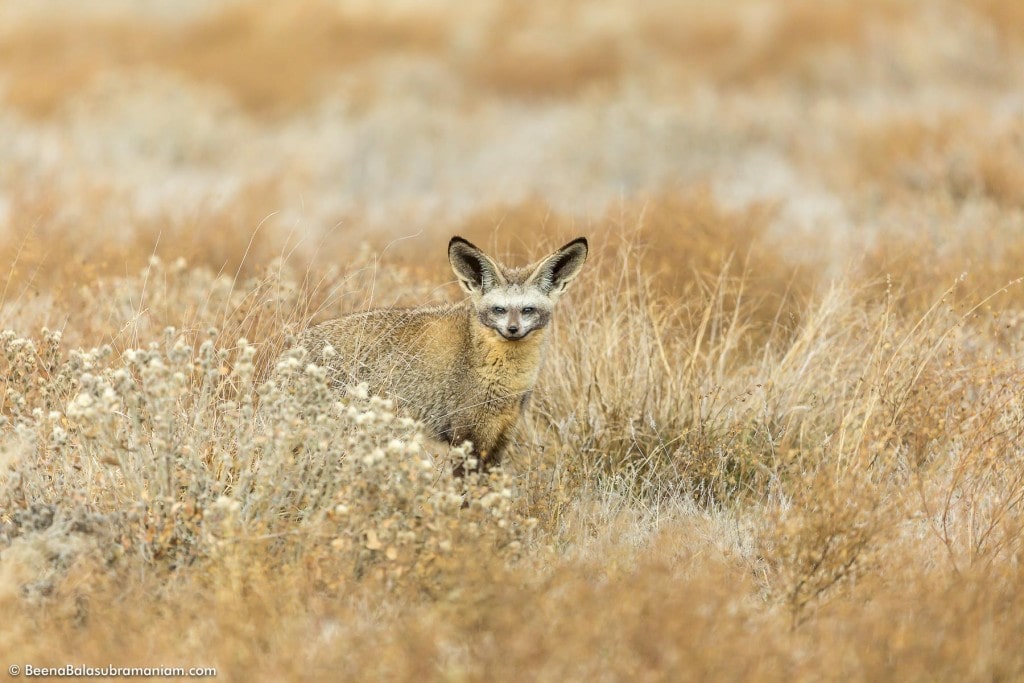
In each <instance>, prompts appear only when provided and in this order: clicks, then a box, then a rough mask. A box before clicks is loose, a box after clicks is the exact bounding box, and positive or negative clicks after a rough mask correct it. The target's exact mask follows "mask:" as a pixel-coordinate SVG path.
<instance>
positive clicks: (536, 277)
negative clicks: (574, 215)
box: [448, 237, 587, 342]
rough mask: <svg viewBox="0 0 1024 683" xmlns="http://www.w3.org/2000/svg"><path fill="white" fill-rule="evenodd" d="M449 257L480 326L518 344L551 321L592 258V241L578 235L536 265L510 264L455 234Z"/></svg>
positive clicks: (450, 244)
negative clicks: (589, 256)
mask: <svg viewBox="0 0 1024 683" xmlns="http://www.w3.org/2000/svg"><path fill="white" fill-rule="evenodd" d="M448 260H449V261H451V264H452V270H454V271H455V275H456V276H457V277H458V279H459V284H460V285H461V286H462V288H463V289H464V290H466V292H467V293H468V294H469V295H470V297H472V300H473V306H474V308H475V309H476V314H477V319H478V320H479V321H480V324H482V325H484V326H485V327H488V328H490V329H492V330H494V331H495V332H496V333H497V334H499V335H500V336H501V337H502V338H503V339H505V340H507V341H511V342H514V341H518V340H520V339H523V338H525V337H526V336H527V335H529V334H530V333H531V332H534V331H536V330H539V329H542V328H543V327H544V326H545V325H547V324H548V321H549V320H550V319H551V312H552V310H553V309H554V307H555V302H557V301H558V297H560V296H561V295H562V293H563V292H564V291H565V290H566V288H567V287H568V286H569V283H570V282H572V281H573V279H574V278H575V277H576V276H577V275H578V274H579V272H580V269H581V268H582V267H583V263H584V262H585V261H586V260H587V240H586V239H585V238H583V237H580V238H577V239H575V240H573V241H572V242H569V243H568V244H566V245H565V246H564V247H562V248H561V249H559V250H558V251H556V252H554V253H553V254H551V255H550V256H548V257H547V258H545V259H543V260H541V261H540V262H539V263H537V264H535V265H533V266H530V267H527V268H506V267H504V266H502V265H500V264H499V263H497V262H496V261H495V260H494V259H492V258H491V257H489V256H487V255H486V254H484V253H483V252H482V251H480V249H479V248H477V247H475V246H474V245H473V244H471V243H470V242H468V241H466V240H464V239H462V238H461V237H453V238H452V240H451V242H449V244H448Z"/></svg>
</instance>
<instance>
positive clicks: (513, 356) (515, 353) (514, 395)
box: [475, 340, 541, 402]
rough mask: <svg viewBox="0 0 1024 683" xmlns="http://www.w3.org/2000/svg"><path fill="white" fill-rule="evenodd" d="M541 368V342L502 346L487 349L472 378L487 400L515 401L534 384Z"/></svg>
mask: <svg viewBox="0 0 1024 683" xmlns="http://www.w3.org/2000/svg"><path fill="white" fill-rule="evenodd" d="M540 366H541V343H540V340H537V341H536V342H534V343H531V344H529V345H528V346H527V345H519V344H516V345H512V344H502V345H500V346H498V345H496V346H495V347H494V348H492V349H490V350H489V353H488V354H487V355H486V357H485V358H484V360H483V362H482V363H480V364H478V365H477V368H476V373H475V375H476V380H477V384H478V386H479V387H480V389H481V390H482V391H483V392H484V393H486V394H488V396H489V397H490V398H492V399H498V398H507V399H513V400H515V401H516V402H518V401H519V400H520V398H521V396H522V395H524V394H526V393H529V392H530V391H531V390H532V389H533V387H534V385H536V384H537V377H538V376H539V374H540Z"/></svg>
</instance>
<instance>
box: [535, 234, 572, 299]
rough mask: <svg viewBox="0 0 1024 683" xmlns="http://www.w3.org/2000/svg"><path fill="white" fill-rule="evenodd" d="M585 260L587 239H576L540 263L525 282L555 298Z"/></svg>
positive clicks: (567, 284)
mask: <svg viewBox="0 0 1024 683" xmlns="http://www.w3.org/2000/svg"><path fill="white" fill-rule="evenodd" d="M586 260H587V238H586V237H577V238H576V239H574V240H573V241H572V242H569V243H568V244H567V245H565V246H564V247H562V248H561V249H559V250H558V251H556V252H555V253H553V254H551V256H548V257H547V258H546V259H544V260H543V261H541V262H540V263H539V264H538V265H537V267H536V268H535V269H534V271H533V273H532V274H531V275H530V277H529V279H528V280H527V282H528V283H529V284H531V285H535V286H536V287H538V288H539V289H540V290H541V291H542V292H544V293H545V294H547V295H548V296H556V297H557V296H559V295H560V294H561V293H562V292H564V291H565V288H566V287H568V286H569V283H570V282H572V281H573V280H574V279H575V278H576V276H577V275H579V274H580V269H581V268H582V267H583V264H584V263H585V262H586Z"/></svg>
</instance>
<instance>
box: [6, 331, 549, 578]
mask: <svg viewBox="0 0 1024 683" xmlns="http://www.w3.org/2000/svg"><path fill="white" fill-rule="evenodd" d="M218 341H219V340H218V339H217V337H216V332H215V331H214V330H210V331H209V332H208V333H207V335H206V338H205V339H203V340H202V341H197V342H196V344H197V346H194V344H193V343H192V342H189V341H188V340H187V339H186V338H185V336H184V335H181V334H179V333H178V332H177V331H176V330H174V329H173V328H168V329H167V330H165V333H164V339H163V340H162V342H159V343H157V342H154V343H151V344H150V345H149V346H147V347H146V348H141V349H130V350H127V351H125V352H124V353H122V354H121V355H120V357H115V353H114V352H113V351H112V349H111V348H110V347H103V348H100V349H92V350H89V351H69V352H67V353H66V354H65V353H63V352H62V350H61V348H60V343H61V342H60V335H59V334H57V333H52V332H48V331H45V330H44V331H43V334H42V337H41V339H40V341H39V342H35V341H32V340H29V339H24V338H21V337H18V336H17V335H15V334H14V333H11V332H5V333H4V334H3V336H2V343H3V353H4V357H5V359H6V363H7V377H8V380H7V382H6V387H5V394H4V398H3V412H4V417H5V419H4V426H3V431H4V433H3V439H2V443H3V450H2V453H3V458H2V461H0V505H2V507H3V508H4V509H5V510H9V511H11V512H10V514H9V515H8V520H7V522H6V526H5V527H4V530H3V537H2V538H0V562H2V557H3V555H2V553H3V552H4V551H3V547H4V544H6V545H7V546H10V545H12V544H13V543H15V542H16V541H17V540H18V539H19V538H21V537H23V536H25V535H26V534H31V533H33V532H34V530H37V527H38V526H39V525H34V526H33V525H25V524H21V523H19V521H18V520H19V519H28V517H27V516H26V515H27V514H28V513H27V512H26V511H30V510H38V509H45V510H46V511H47V514H48V515H50V516H51V517H54V518H56V519H59V520H63V519H69V518H71V517H72V516H74V515H79V516H80V515H82V514H86V513H87V514H89V515H92V516H94V517H96V516H99V517H100V518H102V519H103V520H105V526H104V529H106V530H107V531H106V532H105V533H109V535H110V536H111V538H113V539H115V541H114V543H115V545H117V546H118V547H119V548H120V549H121V551H123V552H132V553H139V554H141V555H142V557H143V558H144V559H145V560H146V561H152V562H166V564H167V565H168V566H169V567H172V568H173V567H176V566H179V565H180V564H181V563H185V562H187V563H192V562H195V561H196V560H198V559H203V558H208V559H209V558H214V559H215V558H216V557H218V556H219V555H221V554H223V553H225V552H233V551H234V550H236V549H238V548H241V547H246V546H249V545H252V544H260V543H264V544H265V543H266V542H268V541H274V542H276V545H274V548H277V549H278V550H281V551H282V552H283V551H284V550H285V549H286V548H287V547H288V543H287V542H286V540H287V539H289V538H295V539H301V541H302V543H301V544H300V545H301V547H303V548H306V549H308V548H310V547H311V544H312V545H316V544H318V543H319V544H320V545H322V546H323V548H324V549H325V552H328V553H329V554H330V556H331V557H332V558H333V561H334V562H337V563H341V564H342V565H344V566H350V567H351V571H350V572H349V573H348V576H350V577H351V578H352V579H358V578H360V577H362V576H364V575H366V573H367V572H368V571H371V570H372V571H373V572H374V573H375V575H376V576H379V577H385V578H388V579H389V580H391V579H399V578H401V577H404V576H407V575H412V574H416V575H422V573H423V572H429V571H433V570H434V568H436V567H439V566H441V565H443V563H440V564H439V563H438V561H439V560H440V559H442V558H443V557H444V556H445V555H446V554H450V553H452V552H455V551H457V550H458V549H459V548H460V547H463V546H465V545H466V544H470V545H472V546H473V547H474V548H477V549H479V548H485V549H486V550H487V551H488V552H493V553H495V554H498V555H508V554H515V553H517V552H518V549H519V548H520V547H521V544H522V541H523V539H524V537H525V535H526V534H528V533H529V530H530V529H531V528H532V526H533V520H530V519H528V518H526V517H525V515H524V514H523V513H522V512H521V511H520V508H519V507H518V506H517V505H516V503H515V500H516V498H515V496H514V494H513V489H514V486H513V482H512V480H511V478H510V477H509V476H508V475H506V474H504V473H502V472H500V471H499V472H493V473H490V474H489V475H471V476H469V477H466V478H464V479H459V478H455V477H453V476H452V474H451V472H452V457H454V458H466V457H467V453H468V449H467V448H466V447H463V448H460V449H451V450H452V453H448V452H447V451H448V449H447V448H443V447H441V445H440V444H437V443H435V442H432V441H431V440H429V439H428V438H427V437H425V435H424V432H423V430H422V427H421V425H420V424H419V423H417V422H415V421H413V420H411V419H409V418H406V417H402V416H399V415H396V414H395V413H394V410H393V406H392V404H391V402H390V401H388V400H385V399H382V398H379V397H376V396H369V395H368V394H367V391H366V387H365V386H356V387H350V388H348V389H347V390H346V391H340V390H339V389H338V388H336V387H332V386H329V383H328V378H327V376H326V373H325V371H324V369H323V368H321V367H320V366H318V365H317V364H316V363H315V360H316V359H309V358H306V357H305V352H304V351H302V350H295V351H292V352H289V353H287V354H285V355H284V356H283V357H282V359H281V360H280V361H278V363H277V367H276V368H275V369H274V372H273V374H272V377H271V379H268V380H266V381H262V382H261V381H259V380H258V379H257V375H258V373H257V372H256V368H255V365H254V359H255V357H256V347H255V346H254V345H252V344H250V343H249V342H247V341H246V340H245V339H240V340H238V342H237V343H236V344H235V346H234V347H233V348H231V349H227V348H223V347H219V346H218ZM40 506H43V507H42V508H40ZM51 526H54V525H52V524H48V525H46V528H47V529H49V528H50V527H51ZM94 526H95V525H94ZM55 528H58V529H65V528H70V527H68V526H67V525H66V524H64V523H63V522H62V523H61V524H58V525H56V527H55ZM50 533H53V532H50ZM22 540H24V539H22ZM107 560H108V562H111V563H113V562H116V557H114V556H111V557H109V558H107Z"/></svg>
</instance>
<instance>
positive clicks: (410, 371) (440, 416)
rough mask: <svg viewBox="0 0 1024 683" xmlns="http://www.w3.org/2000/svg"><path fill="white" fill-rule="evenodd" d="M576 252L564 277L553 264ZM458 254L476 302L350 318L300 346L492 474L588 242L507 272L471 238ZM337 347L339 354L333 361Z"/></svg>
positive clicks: (319, 328) (342, 379)
mask: <svg viewBox="0 0 1024 683" xmlns="http://www.w3.org/2000/svg"><path fill="white" fill-rule="evenodd" d="M570 247H572V249H571V250H570V252H569V253H570V257H571V259H572V260H571V261H569V257H564V256H563V257H562V260H561V263H562V264H563V265H562V266H561V270H559V262H555V261H552V259H554V258H555V257H557V256H559V254H561V253H562V252H563V251H565V250H566V249H569V248H570ZM449 256H450V258H451V259H452V260H453V267H455V269H456V275H458V276H459V279H460V284H462V286H463V288H464V289H466V291H467V292H468V293H469V294H470V295H471V298H470V299H469V300H467V301H465V302H463V303H462V304H458V305H453V306H445V307H429V308H427V307H424V308H414V309H379V310H372V311H367V312H364V313H356V314H353V315H348V316H345V317H343V318H339V319H336V320H329V321H327V322H324V323H321V324H319V325H316V326H314V327H311V328H310V329H308V330H307V331H306V332H305V333H304V334H303V335H302V337H301V338H300V340H299V343H300V345H301V346H303V347H304V348H305V349H307V350H308V351H309V353H310V357H311V359H312V360H314V361H316V362H318V363H324V364H326V366H327V367H328V369H329V372H330V377H331V381H332V382H334V383H336V384H338V385H339V386H341V385H348V384H355V383H358V382H367V383H368V384H369V387H370V391H371V392H372V393H378V394H381V395H384V396H387V397H390V398H392V399H393V400H394V401H395V402H396V404H397V405H398V407H399V409H400V410H402V411H403V412H405V413H407V414H409V415H412V416H413V417H416V418H418V419H420V420H422V421H423V422H424V423H425V424H426V426H427V427H428V429H429V430H430V431H431V432H432V434H433V436H435V437H436V438H438V439H441V440H444V441H447V442H448V443H451V444H453V445H459V444H461V443H462V442H463V441H471V442H472V443H473V455H474V456H475V458H476V459H477V461H478V465H479V466H480V467H484V468H486V467H489V466H492V465H495V464H497V463H498V462H500V459H501V455H502V451H503V450H504V448H505V446H506V444H507V442H508V439H509V436H510V434H511V431H512V429H513V428H514V426H515V424H516V421H517V420H518V418H519V415H520V414H521V413H522V411H523V409H524V407H525V405H526V402H527V400H528V398H529V396H530V393H531V391H532V390H533V387H534V385H535V384H536V382H537V376H538V374H539V372H540V366H541V359H542V354H543V350H544V346H545V343H544V342H545V334H546V332H547V330H546V325H547V322H548V320H549V317H550V314H551V308H552V307H553V305H554V302H555V301H556V300H557V298H558V296H559V295H560V294H561V292H562V291H564V289H565V287H566V286H567V285H568V283H569V281H571V280H572V278H573V277H575V275H576V273H577V272H578V270H579V267H580V266H582V263H583V260H585V258H586V241H585V240H576V241H575V242H572V243H570V244H569V245H566V247H563V250H560V251H559V252H555V254H553V255H552V256H550V257H548V258H547V259H545V260H543V261H541V262H540V263H539V264H537V265H536V266H533V267H531V268H507V267H504V266H501V265H499V264H498V263H496V262H494V261H493V260H491V259H489V258H488V257H486V255H484V254H483V252H479V250H477V249H476V247H473V245H471V244H469V243H468V242H466V241H465V240H462V239H461V238H453V240H452V243H451V244H450V246H449ZM467 258H468V259H469V261H468V263H469V264H470V266H471V267H470V268H467V266H466V263H467ZM567 261H568V265H565V263H566V262H567ZM549 262H552V263H553V264H554V265H552V266H548V263H549ZM481 266H482V268H480V267H481ZM542 268H548V269H549V270H551V271H552V273H549V274H546V273H543V272H540V269H542ZM477 269H480V271H481V272H478V270H477ZM491 269H493V270H494V271H495V272H494V273H490V272H489V271H490V270H491ZM538 273H540V275H538ZM559 274H561V275H563V276H564V277H562V278H561V279H559V278H558V275H559ZM489 278H490V279H489ZM531 278H532V279H531ZM467 280H468V281H467ZM556 288H557V291H555V289H556ZM495 302H504V304H503V305H501V306H499V305H497V304H495ZM499 310H500V311H503V312H504V313H502V314H500V315H499V314H496V313H495V311H499ZM531 321H532V322H531ZM516 334H521V335H523V336H522V337H521V338H516V337H515V335H516ZM328 346H330V347H331V348H333V350H334V353H333V354H330V353H328V354H325V353H324V351H325V349H326V348H327V347H328Z"/></svg>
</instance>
